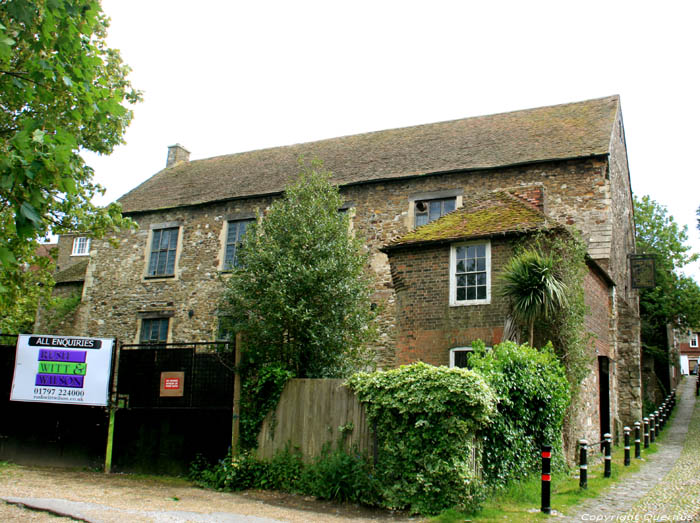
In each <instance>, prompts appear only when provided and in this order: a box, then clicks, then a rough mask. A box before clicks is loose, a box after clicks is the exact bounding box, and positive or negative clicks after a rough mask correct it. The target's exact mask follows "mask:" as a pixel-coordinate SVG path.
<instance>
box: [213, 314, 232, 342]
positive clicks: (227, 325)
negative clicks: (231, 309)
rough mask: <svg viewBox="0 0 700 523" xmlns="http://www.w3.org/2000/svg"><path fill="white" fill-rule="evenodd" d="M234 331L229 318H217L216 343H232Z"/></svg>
mask: <svg viewBox="0 0 700 523" xmlns="http://www.w3.org/2000/svg"><path fill="white" fill-rule="evenodd" d="M235 338H236V331H234V330H233V318H231V316H218V317H217V322H216V341H233V340H234V339H235Z"/></svg>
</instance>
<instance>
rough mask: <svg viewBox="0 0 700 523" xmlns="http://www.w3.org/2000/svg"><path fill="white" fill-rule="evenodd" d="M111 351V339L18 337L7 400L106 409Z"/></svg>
mask: <svg viewBox="0 0 700 523" xmlns="http://www.w3.org/2000/svg"><path fill="white" fill-rule="evenodd" d="M113 347H114V339H112V338H79V337H75V336H42V335H36V334H31V335H30V334H21V335H20V336H19V338H18V339H17V356H16V358H15V375H14V379H13V380H12V393H11V394H10V399H11V400H13V401H36V402H41V403H72V404H76V405H101V406H106V405H107V404H108V399H109V377H110V371H111V367H112V350H113Z"/></svg>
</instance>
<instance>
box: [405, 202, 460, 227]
mask: <svg viewBox="0 0 700 523" xmlns="http://www.w3.org/2000/svg"><path fill="white" fill-rule="evenodd" d="M456 202H457V198H440V199H435V200H416V204H415V224H416V227H420V226H421V225H425V224H426V223H430V222H432V221H435V220H437V219H438V218H440V217H441V216H444V215H445V214H447V213H448V212H452V211H454V210H455V205H456Z"/></svg>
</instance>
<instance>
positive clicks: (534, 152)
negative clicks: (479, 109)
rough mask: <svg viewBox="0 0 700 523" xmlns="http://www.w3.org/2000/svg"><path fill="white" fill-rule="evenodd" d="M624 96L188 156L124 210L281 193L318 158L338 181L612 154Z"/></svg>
mask: <svg viewBox="0 0 700 523" xmlns="http://www.w3.org/2000/svg"><path fill="white" fill-rule="evenodd" d="M619 102H620V101H619V97H618V96H610V97H607V98H599V99H595V100H588V101H584V102H577V103H569V104H563V105H554V106H550V107H541V108H537V109H528V110H523V111H515V112H511V113H502V114H495V115H491V116H478V117H474V118H466V119H462V120H452V121H448V122H440V123H433V124H427V125H419V126H415V127H405V128H401V129H392V130H388V131H378V132H373V133H366V134H358V135H354V136H345V137H341V138H332V139H329V140H321V141H318V142H310V143H304V144H298V145H290V146H285V147H275V148H272V149H262V150H258V151H251V152H245V153H239V154H231V155H226V156H217V157H214V158H208V159H204V160H194V161H191V162H181V163H179V164H177V165H175V166H172V167H170V168H167V169H164V170H162V171H160V172H159V173H157V174H155V175H154V176H152V177H151V178H150V179H148V180H146V181H145V182H144V183H142V184H141V185H139V186H138V187H136V188H135V189H133V190H132V191H130V192H128V193H127V194H125V195H124V196H122V197H121V198H120V199H119V201H120V202H121V204H122V206H123V209H124V211H125V212H127V213H130V212H140V211H148V210H155V209H167V208H174V207H180V206H184V205H193V204H201V203H207V202H212V201H219V200H227V199H232V198H241V197H247V196H255V195H263V194H274V193H279V192H282V191H283V190H284V187H285V186H287V185H288V184H289V183H290V182H292V181H293V180H294V179H295V178H296V176H297V174H298V171H299V167H298V159H299V157H300V156H303V157H304V158H306V159H312V158H319V159H320V160H322V161H323V162H324V167H325V168H326V169H328V170H330V171H331V172H333V181H334V182H335V183H337V184H339V185H346V184H352V183H361V182H368V181H375V180H383V179H393V178H401V177H407V176H420V175H425V174H431V173H438V172H450V171H459V170H474V169H487V168H495V167H504V166H508V165H519V164H524V163H532V162H537V161H546V160H563V159H570V158H584V157H590V156H595V155H600V154H606V153H608V151H609V147H610V138H611V135H612V129H613V125H614V123H615V118H616V116H617V112H618V107H619Z"/></svg>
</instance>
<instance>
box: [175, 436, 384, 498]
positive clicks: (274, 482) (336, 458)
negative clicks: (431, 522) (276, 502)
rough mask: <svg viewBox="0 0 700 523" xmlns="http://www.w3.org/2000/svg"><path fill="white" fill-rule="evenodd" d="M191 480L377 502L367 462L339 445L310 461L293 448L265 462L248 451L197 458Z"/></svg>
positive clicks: (234, 487) (230, 487) (220, 487)
mask: <svg viewBox="0 0 700 523" xmlns="http://www.w3.org/2000/svg"><path fill="white" fill-rule="evenodd" d="M189 478H190V480H192V481H194V482H195V483H197V484H198V485H201V486H204V487H209V488H214V489H217V490H225V491H237V490H245V489H251V488H259V489H268V490H283V491H286V492H296V493H300V494H305V495H310V496H316V497H318V498H321V499H330V500H336V501H349V502H352V503H362V504H365V505H375V504H377V494H376V493H377V486H376V480H375V479H374V476H373V472H372V466H371V462H370V460H369V459H368V458H367V457H366V456H364V455H362V454H360V453H359V452H357V450H352V451H350V452H347V451H345V450H344V449H343V447H342V446H341V445H338V447H337V448H336V450H334V451H332V452H331V450H330V445H328V446H326V447H325V448H324V450H323V453H322V454H321V455H320V456H318V457H317V458H316V459H315V460H314V461H313V462H312V463H310V464H308V465H305V464H304V463H303V462H302V460H301V454H300V453H299V452H298V451H295V450H292V449H290V448H289V446H287V448H286V449H285V450H284V451H282V452H279V453H277V454H276V455H275V456H274V457H273V458H272V459H271V460H270V461H262V460H260V459H258V458H256V457H255V455H254V454H253V453H251V452H243V453H241V454H239V455H237V456H233V457H232V456H231V454H230V453H229V454H228V455H227V456H226V457H225V458H224V459H222V460H219V462H218V463H216V464H215V465H211V464H209V463H207V462H206V461H205V460H204V459H203V458H202V457H201V456H198V457H197V458H196V459H195V461H194V462H192V464H191V465H190V474H189Z"/></svg>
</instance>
